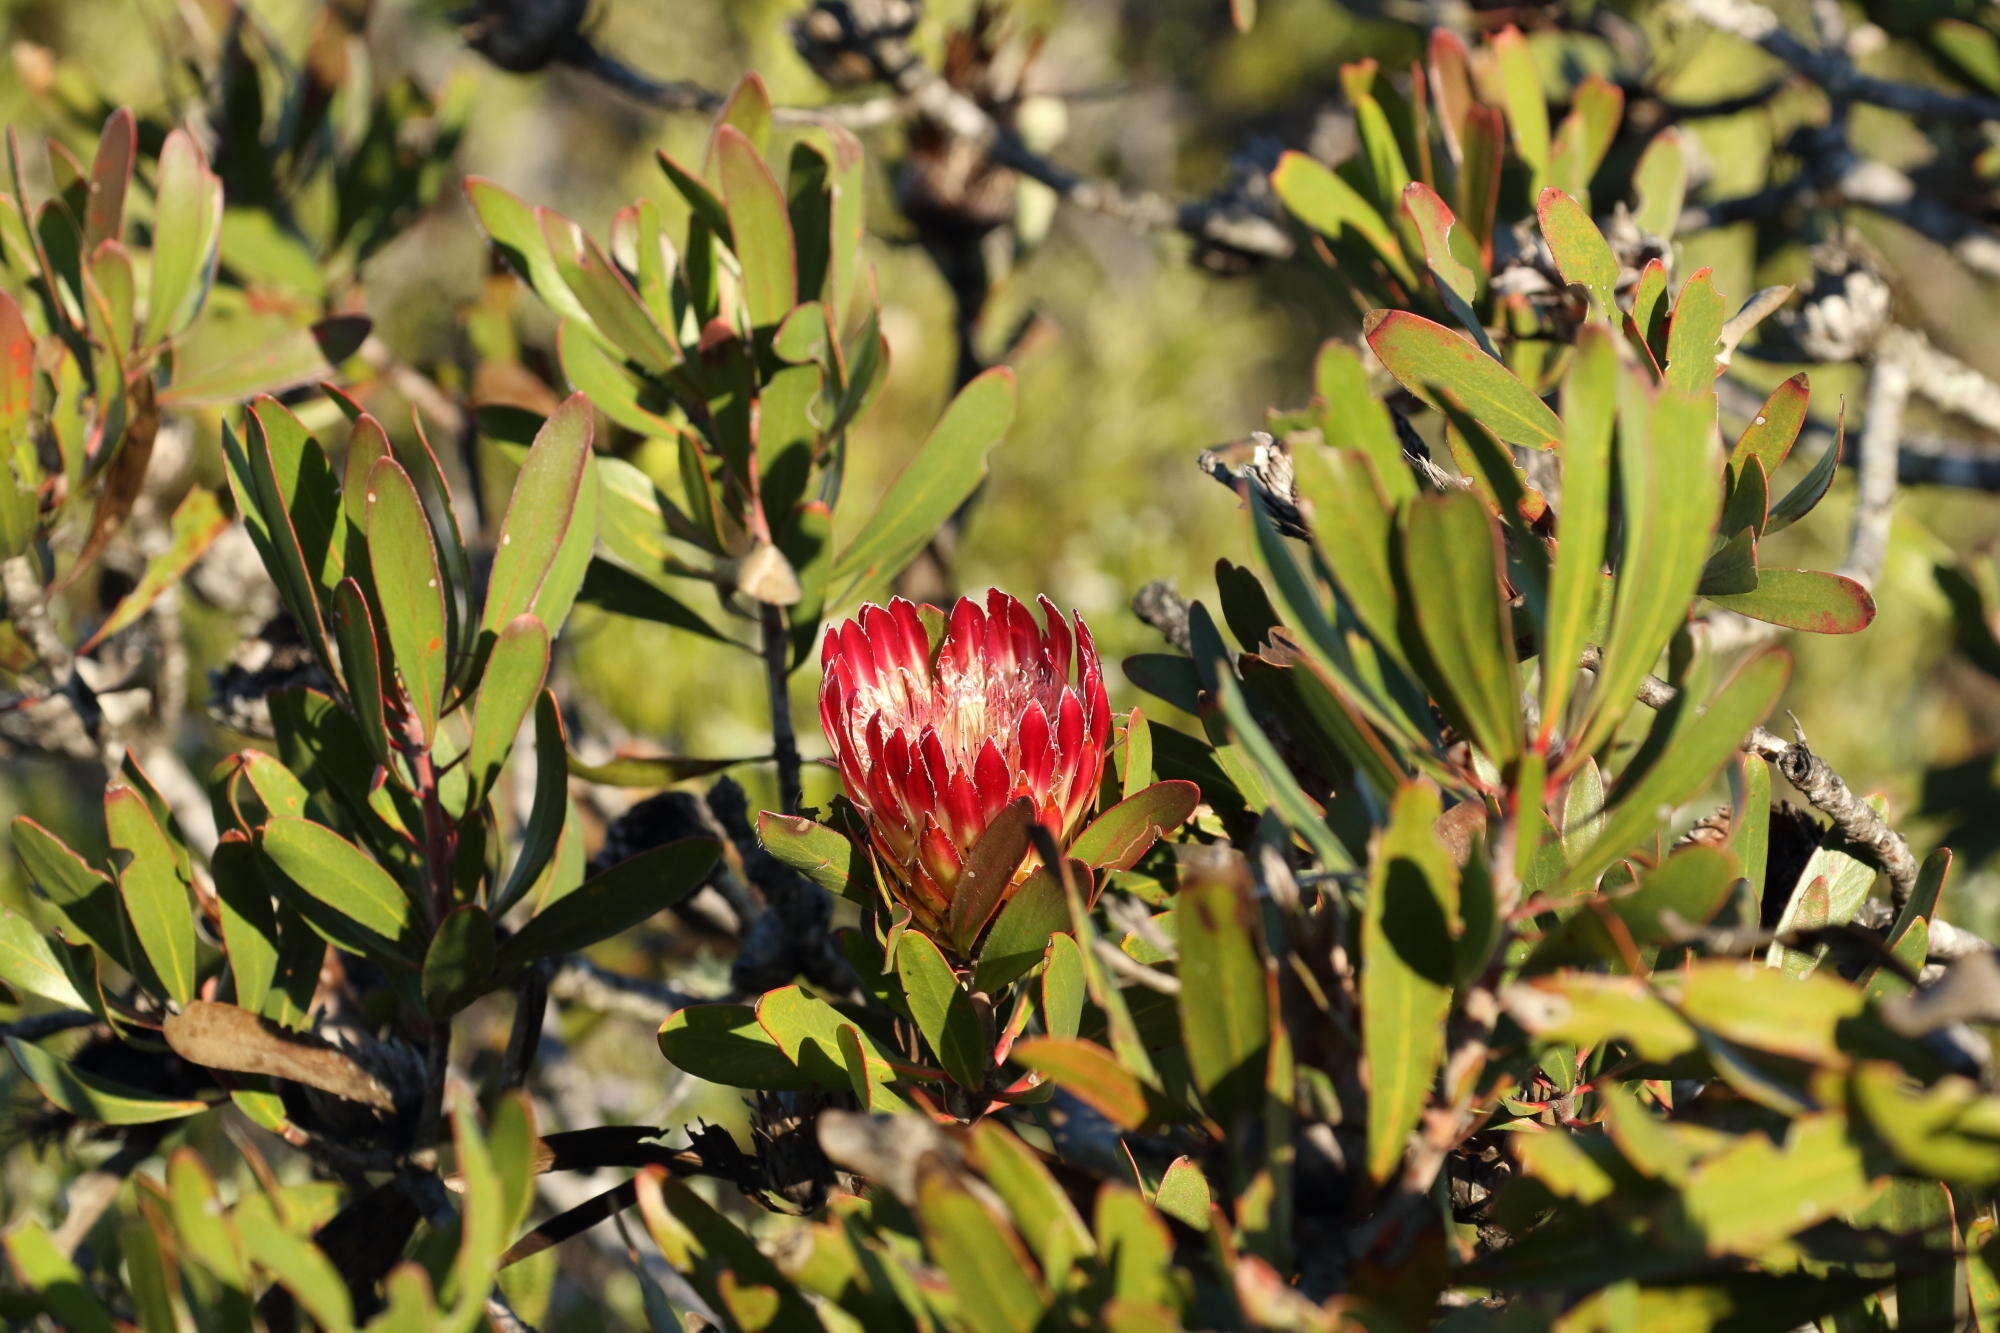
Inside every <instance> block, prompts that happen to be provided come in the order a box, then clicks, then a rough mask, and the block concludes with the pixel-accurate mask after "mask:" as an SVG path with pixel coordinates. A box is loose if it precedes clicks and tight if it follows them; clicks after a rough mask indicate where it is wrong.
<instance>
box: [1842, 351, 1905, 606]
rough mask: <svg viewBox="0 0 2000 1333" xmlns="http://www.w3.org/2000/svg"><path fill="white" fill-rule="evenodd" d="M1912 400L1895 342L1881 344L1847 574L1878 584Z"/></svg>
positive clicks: (1863, 430)
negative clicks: (1899, 446)
mask: <svg viewBox="0 0 2000 1333" xmlns="http://www.w3.org/2000/svg"><path fill="white" fill-rule="evenodd" d="M1909 401H1910V371H1909V367H1908V366H1907V365H1905V364H1904V361H1903V358H1902V357H1901V356H1900V355H1898V354H1897V352H1896V350H1895V349H1894V348H1893V347H1882V348H1878V349H1877V352H1876V359H1875V368H1874V370H1873V371H1872V372H1871V373H1870V375H1869V378H1868V409H1867V410H1868V415H1867V417H1866V418H1865V419H1864V420H1863V422H1862V428H1861V440H1860V445H1861V449H1860V459H1859V462H1858V463H1857V464H1856V468H1857V471H1858V474H1859V475H1858V477H1857V481H1856V485H1855V494H1854V520H1853V524H1852V526H1851V527H1850V529H1849V532H1848V538H1847V559H1846V560H1845V561H1844V562H1843V563H1842V565H1841V573H1843V574H1845V575H1847V576H1848V577H1849V578H1851V579H1853V580H1855V581H1856V582H1857V583H1860V584H1861V585H1862V586H1863V587H1869V588H1872V587H1874V586H1875V580H1876V578H1877V576H1879V575H1880V574H1881V572H1882V561H1883V560H1884V558H1886V557H1887V555H1888V553H1889V529H1890V525H1891V523H1892V521H1893V520H1894V518H1895V503H1896V442H1897V440H1898V439H1900V438H1901V437H1902V433H1903V410H1904V408H1905V407H1907V406H1908V405H1909Z"/></svg>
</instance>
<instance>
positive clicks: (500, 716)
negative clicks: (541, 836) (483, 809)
mask: <svg viewBox="0 0 2000 1333" xmlns="http://www.w3.org/2000/svg"><path fill="white" fill-rule="evenodd" d="M548 670H549V632H548V630H547V629H546V628H545V627H544V626H543V625H542V622H541V621H539V620H537V619H535V617H533V616H531V615H523V616H516V617H514V619H512V620H510V621H509V622H507V624H506V625H505V626H504V627H503V628H502V629H501V631H500V637H499V638H497V639H496V640H494V643H493V651H492V653H491V654H489V655H488V656H487V659H486V668H485V670H484V672H482V673H481V675H480V677H479V694H478V698H477V699H476V701H475V703H474V712H473V715H472V743H471V745H470V746H469V747H468V748H467V750H466V752H465V771H466V776H467V777H468V779H469V780H470V781H471V783H472V793H471V796H470V798H469V801H468V805H469V806H476V805H478V804H479V802H481V801H482V800H484V799H485V797H486V793H487V792H489V791H491V790H492V789H493V784H494V783H495V782H496V781H498V780H499V777H500V768H501V765H503V764H505V763H506V762H507V755H508V752H509V751H511V750H512V749H513V748H514V737H515V735H516V734H517V733H519V731H520V730H521V723H522V722H523V721H524V720H526V718H527V716H528V710H529V709H530V708H531V707H533V706H534V702H535V700H536V699H537V698H539V697H540V695H541V692H542V681H543V680H544V679H545V678H546V677H547V675H548Z"/></svg>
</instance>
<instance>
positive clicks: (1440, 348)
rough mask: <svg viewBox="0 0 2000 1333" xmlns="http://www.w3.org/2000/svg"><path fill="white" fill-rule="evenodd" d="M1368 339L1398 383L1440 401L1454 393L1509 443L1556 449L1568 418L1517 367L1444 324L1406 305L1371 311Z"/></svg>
mask: <svg viewBox="0 0 2000 1333" xmlns="http://www.w3.org/2000/svg"><path fill="white" fill-rule="evenodd" d="M1362 328H1363V330H1364V331H1365V334H1364V336H1366V338H1367V339H1368V345H1369V346H1370V347H1371V348H1373V349H1374V350H1375V355H1376V356H1378V357H1380V358H1381V359H1382V364H1383V365H1385V366H1387V367H1388V368H1389V373H1390V374H1391V375H1394V376H1395V377H1396V380H1397V382H1398V383H1400V384H1401V385H1402V386H1403V387H1404V388H1406V389H1408V390H1409V391H1410V392H1411V393H1413V394H1416V395H1417V396H1418V397H1419V398H1422V399H1423V400H1424V401H1425V402H1428V403H1431V404H1432V405H1433V406H1435V405H1436V404H1437V402H1438V399H1439V395H1440V394H1449V395H1450V396H1451V397H1452V398H1453V399H1455V400H1457V402H1458V404H1459V405H1460V406H1461V407H1463V408H1464V409H1465V410H1466V411H1467V412H1469V413H1471V414H1472V415H1473V416H1474V417H1476V418H1478V420H1479V421H1480V422H1481V423H1482V424H1484V425H1485V426H1486V428H1487V429H1489V430H1491V431H1492V432H1493V433H1494V434H1495V435H1497V436H1499V437H1500V438H1501V439H1502V440H1504V441H1506V442H1507V443H1508V444H1518V445H1525V446H1527V447H1529V448H1533V449H1553V448H1555V447H1556V443H1557V441H1559V440H1561V439H1562V422H1561V421H1560V420H1558V419H1557V418H1556V414H1555V413H1554V412H1552V411H1550V410H1549V405H1548V404H1547V403H1545V402H1543V401H1542V400H1541V399H1540V398H1537V397H1536V396H1535V394H1534V391H1533V390H1531V389H1529V388H1528V386H1527V385H1525V384H1523V383H1521V381H1520V380H1519V379H1518V378H1516V377H1515V375H1514V372H1513V371H1511V370H1509V369H1507V367H1505V366H1503V365H1501V364H1500V363H1499V362H1498V361H1495V360H1494V359H1493V358H1492V357H1490V356H1488V355H1486V353H1484V352H1482V351H1480V350H1479V349H1478V348H1477V347H1475V346H1473V345H1472V343H1471V342H1469V341H1467V340H1466V339H1465V338H1462V337H1460V336H1459V335H1458V334H1456V333H1453V332H1452V331H1451V330H1450V329H1448V328H1446V327H1445V326H1444V325H1442V324H1437V323H1434V322H1432V321H1431V320H1428V319H1425V318H1424V317H1423V316H1421V315H1413V314H1411V313H1409V312H1408V311H1405V310H1375V311H1371V312H1370V313H1369V315H1368V318H1367V320H1366V321H1365V322H1364V323H1363V325H1362Z"/></svg>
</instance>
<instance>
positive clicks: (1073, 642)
mask: <svg viewBox="0 0 2000 1333" xmlns="http://www.w3.org/2000/svg"><path fill="white" fill-rule="evenodd" d="M1038 600H1039V602H1040V603H1041V608H1042V613H1043V616H1044V618H1045V622H1046V623H1038V622H1037V621H1036V619H1035V615H1034V613H1033V612H1032V611H1030V610H1029V609H1028V608H1027V607H1026V606H1024V605H1023V604H1022V603H1021V602H1020V601H1019V600H1017V599H1015V598H1013V597H1010V596H1008V595H1007V594H1006V593H1003V592H1001V591H999V590H998V589H994V590H993V591H991V592H989V593H987V595H986V600H985V603H984V605H981V603H979V602H977V601H974V600H973V599H971V598H969V597H965V598H960V599H959V601H958V603H957V605H955V606H953V607H952V609H951V612H950V614H949V615H948V616H946V617H944V619H943V637H942V639H941V640H939V641H938V642H937V643H936V644H935V645H933V642H932V638H931V634H930V632H929V631H928V630H927V628H926V625H925V618H926V614H928V615H929V617H930V618H931V619H932V620H933V621H934V622H935V621H936V620H937V618H938V614H937V613H936V612H935V611H930V610H929V608H926V609H925V612H919V610H918V608H917V607H916V606H915V605H913V604H912V603H910V602H908V601H905V600H903V599H902V598H897V599H895V600H894V601H892V602H890V603H889V605H888V606H886V607H882V606H873V605H870V606H864V607H862V608H861V611H860V614H858V615H857V616H855V618H854V619H852V620H848V621H845V622H843V623H841V624H839V625H836V626H834V627H833V628H831V629H829V630H828V631H827V634H826V639H825V643H824V649H823V662H824V669H825V675H824V677H823V679H822V680H821V682H820V695H819V713H820V724H821V725H822V726H823V727H824V728H825V729H826V738H827V741H828V742H829V743H830V744H831V745H832V746H833V750H834V755H835V758H836V760H837V761H838V763H839V766H840V776H841V781H842V783H843V785H844V786H845V787H846V789H847V795H848V798H849V799H850V800H852V801H853V802H854V804H855V806H856V807H857V808H858V809H859V810H860V812H861V815H862V818H863V819H864V820H865V821H866V823H867V827H868V834H869V839H870V841H871V842H872V843H873V845H874V849H875V853H876V856H877V859H878V861H879V862H880V863H881V865H882V866H883V867H884V868H885V870H886V872H887V876H888V877H890V878H892V879H893V880H894V881H895V882H894V883H893V884H891V885H890V886H889V890H890V892H891V894H892V895H893V896H894V897H895V898H897V899H898V900H899V901H901V902H902V903H904V904H905V905H907V906H908V907H909V909H910V912H911V915H912V918H913V920H914V921H915V922H916V923H917V924H919V925H921V926H924V927H928V928H933V929H934V928H935V927H937V926H938V925H939V924H941V923H943V922H945V921H946V920H947V919H948V918H953V916H954V914H953V903H954V900H955V899H956V898H957V897H958V891H959V889H960V887H961V879H962V877H963V876H962V872H964V871H965V870H966V869H967V856H968V853H970V852H971V851H972V849H973V848H974V847H975V846H977V845H978V843H979V841H980V838H981V836H982V835H983V834H984V833H986V831H987V830H988V829H989V828H990V827H991V826H992V825H993V824H994V822H995V820H996V819H997V818H998V817H999V816H1000V815H1001V813H1002V812H1003V811H1004V810H1006V809H1007V808H1008V807H1009V805H1010V804H1012V803H1014V802H1016V801H1022V800H1025V802H1026V804H1027V807H1028V808H1029V810H1030V811H1031V812H1032V814H1033V817H1034V819H1035V821H1036V822H1037V823H1039V824H1040V825H1041V826H1042V827H1043V828H1045V829H1047V830H1048V832H1049V834H1050V835H1051V836H1052V837H1053V838H1054V840H1055V842H1056V844H1057V845H1058V846H1061V847H1067V846H1068V845H1069V842H1070V840H1071V839H1073V838H1074V837H1075V836H1076V834H1077V832H1078V831H1079V830H1080V829H1081V828H1082V826H1083V822H1084V820H1085V819H1086V817H1087V816H1088V815H1089V814H1090V812H1091V808H1092V806H1093V805H1094V804H1095V803H1096V800H1097V791H1098V780H1099V779H1100V778H1101V777H1102V775H1103V773H1104V756H1105V750H1106V747H1107V745H1108V743H1109V740H1110V736H1111V706H1110V702H1109V700H1107V699H1106V697H1105V693H1104V673H1103V667H1102V665H1101V664H1100V663H1099V662H1098V660H1097V652H1096V649H1095V648H1094V647H1093V646H1092V644H1091V639H1090V630H1089V628H1088V627H1087V626H1086V625H1085V624H1084V623H1083V617H1081V616H1077V617H1076V624H1075V629H1074V631H1073V632H1072V630H1071V627H1070V624H1069V622H1067V621H1065V620H1064V619H1063V617H1062V614H1061V613H1060V612H1058V611H1057V610H1056V608H1055V606H1054V605H1053V604H1051V603H1050V602H1049V600H1048V599H1047V598H1046V597H1043V598H1039V599H1038ZM1072 665H1074V668H1075V670H1074V678H1072V671H1071V668H1072ZM1015 817H1018V816H1015ZM1038 864H1039V859H1038V858H1037V857H1036V856H1035V855H1034V854H1033V853H1032V852H1030V853H1029V854H1028V855H1027V856H1026V857H1025V858H1024V859H1022V860H1021V861H1020V862H1019V863H1018V865H1017V867H1016V868H1015V869H1014V871H1013V873H1012V875H1011V877H1010V880H1009V882H1008V884H1007V885H1006V887H1005V889H1004V890H1003V891H1002V892H1001V893H1000V894H999V895H997V897H995V898H994V899H993V902H994V904H995V905H996V906H997V904H998V903H1000V902H1004V901H1005V899H1006V897H1007V896H1008V895H1010V894H1011V893H1012V892H1013V890H1014V889H1015V888H1016V887H1018V886H1019V884H1020V883H1021V882H1022V881H1023V880H1025V879H1026V878H1027V877H1028V875H1029V874H1030V873H1031V872H1032V871H1033V870H1034V869H1035V867H1036V866H1037V865H1038ZM988 891H990V886H988ZM982 896H984V895H982ZM979 917H980V919H979V920H978V921H977V922H975V923H973V924H972V925H971V927H970V929H971V932H972V933H974V934H976V933H977V930H978V929H979V927H980V926H983V925H984V923H985V919H986V916H985V913H984V912H983V911H982V912H980V914H979ZM956 924H958V925H963V924H964V923H963V922H957V923H956ZM956 933H961V934H962V933H963V932H956ZM959 943H960V944H961V946H963V945H965V944H969V943H970V941H969V939H963V938H961V940H960V941H959Z"/></svg>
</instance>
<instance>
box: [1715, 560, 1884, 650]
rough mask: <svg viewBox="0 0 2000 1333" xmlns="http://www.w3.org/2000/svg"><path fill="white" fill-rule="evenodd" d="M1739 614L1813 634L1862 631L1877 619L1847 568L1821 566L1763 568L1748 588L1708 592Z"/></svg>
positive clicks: (1872, 602)
mask: <svg viewBox="0 0 2000 1333" xmlns="http://www.w3.org/2000/svg"><path fill="white" fill-rule="evenodd" d="M1708 600H1709V601H1711V602H1714V603H1715V604H1716V605H1717V606H1720V607H1725V608H1727V609H1728V610H1731V611H1734V612H1736V613H1737V614H1738V615H1744V616H1749V617H1750V618H1751V619H1752V620H1762V621H1765V622H1767V623H1769V624H1772V625H1783V626H1784V627H1785V628H1786V629H1798V630H1805V631H1806V632H1807V633H1809V634H1858V633H1860V632H1861V631H1862V630H1864V629H1867V628H1868V626H1869V624H1870V623H1871V622H1872V621H1873V620H1874V619H1875V599H1874V598H1873V597H1871V596H1869V594H1868V589H1866V588H1865V587H1863V586H1862V585H1861V584H1859V583H1857V582H1855V581H1854V580H1853V579H1850V578H1848V577H1847V576H1845V575H1843V574H1829V573H1827V572H1825V571H1824V570H1818V569H1760V570H1758V571H1757V586H1756V587H1754V588H1752V589H1750V590H1749V591H1748V592H1737V593H1728V594H1710V595H1709V598H1708Z"/></svg>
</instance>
